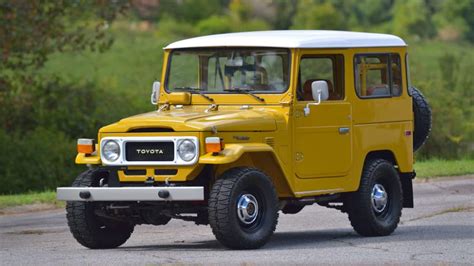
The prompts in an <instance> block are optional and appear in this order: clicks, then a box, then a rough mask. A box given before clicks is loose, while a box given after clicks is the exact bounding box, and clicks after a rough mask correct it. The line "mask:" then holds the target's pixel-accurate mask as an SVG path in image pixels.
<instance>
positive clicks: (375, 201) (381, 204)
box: [371, 184, 388, 213]
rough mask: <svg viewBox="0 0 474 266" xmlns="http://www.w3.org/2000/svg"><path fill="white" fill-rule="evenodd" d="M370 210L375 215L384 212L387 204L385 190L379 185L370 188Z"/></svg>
mask: <svg viewBox="0 0 474 266" xmlns="http://www.w3.org/2000/svg"><path fill="white" fill-rule="evenodd" d="M371 199H372V208H373V209H374V211H375V212H376V213H381V212H383V211H384V210H385V208H386V207H387V203H388V195H387V192H386V191H385V188H384V187H383V186H382V185H381V184H375V185H374V187H373V188H372V195H371Z"/></svg>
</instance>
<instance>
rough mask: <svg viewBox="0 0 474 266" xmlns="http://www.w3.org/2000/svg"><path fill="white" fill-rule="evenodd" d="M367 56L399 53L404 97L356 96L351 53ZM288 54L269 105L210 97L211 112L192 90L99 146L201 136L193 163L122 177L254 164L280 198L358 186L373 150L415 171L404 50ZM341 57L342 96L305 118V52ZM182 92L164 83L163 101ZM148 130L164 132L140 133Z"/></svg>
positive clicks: (122, 124) (189, 176)
mask: <svg viewBox="0 0 474 266" xmlns="http://www.w3.org/2000/svg"><path fill="white" fill-rule="evenodd" d="M169 53H170V51H169V50H165V56H164V67H163V69H164V71H163V74H162V80H161V81H162V83H161V84H164V82H165V71H166V69H167V63H168V56H169ZM366 53H398V54H399V55H400V58H401V73H402V93H401V95H400V96H399V97H388V98H376V99H365V98H364V99H362V98H359V97H358V96H357V94H356V91H355V85H354V84H355V79H354V55H355V54H366ZM291 54H292V59H291V79H290V85H289V89H288V90H287V91H286V92H284V93H281V94H258V96H260V97H262V98H264V99H265V102H260V101H258V100H256V99H255V98H254V97H252V96H251V95H247V94H213V95H212V98H213V99H214V101H215V103H217V104H218V109H217V110H208V109H209V107H210V102H209V101H208V100H206V99H205V98H204V97H202V96H200V95H197V94H190V99H189V104H185V105H184V106H180V107H176V106H173V105H171V106H170V109H169V110H164V111H161V112H158V111H153V112H149V113H146V114H141V115H137V116H133V117H129V118H125V119H122V120H120V121H119V122H117V123H114V124H111V125H109V126H106V127H103V128H102V129H101V130H100V132H99V143H100V139H102V138H103V137H114V136H116V137H120V136H122V137H123V136H146V137H150V136H196V137H198V139H199V141H200V157H199V161H198V162H197V163H196V164H195V165H191V166H167V167H163V166H160V167H158V166H156V167H154V166H146V167H140V166H134V167H129V169H145V170H146V175H141V176H140V175H136V176H133V175H126V174H125V173H124V171H119V179H120V181H121V182H144V181H145V180H146V178H147V177H149V176H153V177H155V180H159V181H164V180H165V179H168V180H169V181H171V182H186V181H188V180H193V179H194V178H196V176H197V175H198V174H199V173H200V172H201V170H202V169H203V168H204V166H205V165H211V166H212V167H214V168H213V169H214V173H215V176H213V177H212V178H213V179H216V178H218V177H219V175H220V174H222V173H223V172H224V171H225V170H227V169H229V168H232V167H237V166H250V167H256V168H259V169H261V170H262V171H264V172H266V173H267V174H268V175H269V176H271V177H272V180H273V182H274V184H275V187H276V189H277V191H278V193H279V196H280V197H282V198H286V197H305V196H314V195H321V194H329V193H336V192H350V191H355V190H357V188H358V186H359V181H360V176H361V173H362V168H363V165H364V161H365V158H366V156H367V154H369V153H371V152H377V151H384V152H389V153H391V154H393V157H394V158H395V161H396V165H397V167H398V169H399V171H400V172H412V171H413V166H412V165H413V148H412V142H413V139H412V133H413V113H412V99H411V97H410V96H409V95H408V93H407V87H406V86H407V85H406V84H407V82H406V69H405V68H406V65H405V54H406V48H405V47H386V48H350V49H291ZM336 54H337V55H343V56H344V99H342V100H334V101H324V102H322V103H321V104H320V105H317V106H311V107H310V110H311V113H310V115H309V116H304V113H303V108H304V107H305V105H306V103H307V102H304V101H298V100H297V97H296V88H297V84H298V69H299V61H300V59H301V57H302V56H304V55H336ZM367 67H380V66H376V65H370V66H367ZM364 91H365V89H364ZM179 97H181V98H179ZM183 97H184V98H186V97H188V96H183V95H172V94H168V93H167V92H166V91H165V90H164V86H163V85H162V86H161V90H160V98H159V105H163V104H168V103H173V102H175V101H179V102H180V104H182V103H184V102H186V103H187V101H188V98H186V99H184V98H183ZM178 98H179V99H178ZM183 99H184V100H183ZM150 128H158V129H167V130H165V131H162V132H136V130H140V129H150ZM346 129H347V130H346ZM209 136H217V137H220V138H221V139H223V141H224V143H225V148H224V150H223V151H222V152H220V153H219V154H217V155H213V154H211V153H206V151H205V146H204V140H205V138H206V137H209ZM98 154H100V153H99V152H98ZM76 162H77V163H80V164H81V163H82V164H101V161H100V157H99V156H97V155H95V156H85V155H84V154H79V155H78V156H77V158H76ZM160 168H161V169H171V168H172V169H178V171H177V173H176V175H172V176H161V175H155V174H154V170H155V169H160Z"/></svg>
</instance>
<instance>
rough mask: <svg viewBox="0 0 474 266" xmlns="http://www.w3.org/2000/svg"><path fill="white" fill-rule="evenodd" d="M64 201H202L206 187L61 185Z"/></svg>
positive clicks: (60, 196) (59, 192)
mask: <svg viewBox="0 0 474 266" xmlns="http://www.w3.org/2000/svg"><path fill="white" fill-rule="evenodd" d="M56 192H57V199H58V200H63V201H202V200H204V187H197V186H196V187H59V188H57V189H56Z"/></svg>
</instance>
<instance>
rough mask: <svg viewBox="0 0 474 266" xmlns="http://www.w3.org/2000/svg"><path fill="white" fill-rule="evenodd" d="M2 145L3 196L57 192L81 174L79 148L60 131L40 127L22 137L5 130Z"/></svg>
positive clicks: (0, 190) (0, 139) (0, 188)
mask: <svg viewBox="0 0 474 266" xmlns="http://www.w3.org/2000/svg"><path fill="white" fill-rule="evenodd" d="M0 145H2V150H1V153H0V161H1V162H2V167H1V168H0V183H1V184H2V186H0V194H5V193H18V192H22V191H32V190H45V189H47V188H54V187H56V186H58V185H64V184H67V183H69V181H70V180H71V176H74V175H76V174H77V173H78V171H77V169H78V168H77V167H76V166H75V165H74V146H75V144H74V142H73V141H71V140H70V139H68V138H67V137H66V136H65V134H64V133H62V132H60V131H59V132H58V131H54V130H50V129H45V128H43V127H38V128H36V129H34V130H32V131H29V132H28V133H26V134H23V135H21V134H18V133H15V134H7V133H6V132H5V131H4V130H3V129H2V130H0Z"/></svg>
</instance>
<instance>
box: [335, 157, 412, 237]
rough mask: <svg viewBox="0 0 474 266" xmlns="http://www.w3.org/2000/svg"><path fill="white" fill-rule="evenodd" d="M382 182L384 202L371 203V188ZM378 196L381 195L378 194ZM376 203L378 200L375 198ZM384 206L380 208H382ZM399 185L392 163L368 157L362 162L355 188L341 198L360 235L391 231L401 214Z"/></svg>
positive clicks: (352, 223)
mask: <svg viewBox="0 0 474 266" xmlns="http://www.w3.org/2000/svg"><path fill="white" fill-rule="evenodd" d="M380 185H381V186H382V188H383V190H384V191H385V192H386V194H385V193H377V195H379V196H380V195H383V194H385V195H386V196H388V197H387V199H388V201H387V203H386V205H383V204H374V203H373V202H376V201H374V200H373V198H372V194H373V190H374V189H375V188H379V190H378V192H380ZM378 198H379V199H381V198H382V197H378ZM377 202H378V203H380V202H382V201H377ZM383 206H385V207H384V208H382V207H383ZM402 206H403V196H402V186H401V183H400V178H399V176H398V173H397V171H396V170H395V168H394V167H393V165H392V164H391V163H390V162H388V161H386V160H383V159H375V160H369V161H367V162H366V164H365V166H364V170H363V173H362V177H361V181H360V186H359V190H358V191H356V192H353V193H349V194H347V195H346V196H345V198H344V208H345V209H346V211H347V213H348V216H349V220H350V221H351V225H352V227H353V228H354V230H355V231H356V232H357V233H359V234H360V235H362V236H385V235H390V234H391V233H393V231H395V229H396V228H397V226H398V223H399V222H400V217H401V215H402Z"/></svg>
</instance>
